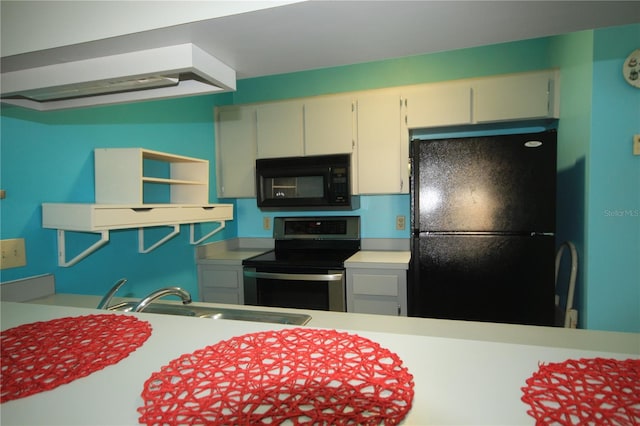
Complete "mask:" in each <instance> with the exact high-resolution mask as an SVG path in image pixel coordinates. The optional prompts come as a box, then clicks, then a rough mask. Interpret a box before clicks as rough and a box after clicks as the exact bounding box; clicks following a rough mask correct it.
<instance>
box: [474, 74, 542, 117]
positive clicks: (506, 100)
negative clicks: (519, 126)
mask: <svg viewBox="0 0 640 426" xmlns="http://www.w3.org/2000/svg"><path fill="white" fill-rule="evenodd" d="M553 75H554V74H553V73H552V72H550V71H542V72H534V73H524V74H515V75H508V76H500V77H490V78H485V79H479V80H477V81H476V82H475V83H474V87H473V93H474V95H473V96H474V109H473V115H474V119H475V121H476V122H478V123H483V122H491V121H507V120H523V119H532V118H547V117H552V116H554V114H555V108H554V107H553V105H552V101H553V98H552V96H551V94H552V91H553V90H552V89H553Z"/></svg>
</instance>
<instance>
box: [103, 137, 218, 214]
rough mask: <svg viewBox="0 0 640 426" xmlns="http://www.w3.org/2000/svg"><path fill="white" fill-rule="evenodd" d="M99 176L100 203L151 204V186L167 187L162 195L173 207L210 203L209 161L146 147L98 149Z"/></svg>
mask: <svg viewBox="0 0 640 426" xmlns="http://www.w3.org/2000/svg"><path fill="white" fill-rule="evenodd" d="M154 166H155V167H154ZM95 177H96V203H98V204H143V203H148V201H147V197H148V196H149V194H147V192H148V191H146V187H147V185H148V184H153V185H159V186H162V187H165V188H164V189H167V191H161V192H166V193H167V194H168V195H169V196H168V197H167V198H168V199H167V200H166V202H169V203H171V204H206V203H208V202H209V201H208V199H209V162H208V161H207V160H202V159H199V158H190V157H183V156H180V155H173V154H166V153H163V152H157V151H151V150H148V149H142V148H115V149H96V150H95ZM145 184H147V185H145Z"/></svg>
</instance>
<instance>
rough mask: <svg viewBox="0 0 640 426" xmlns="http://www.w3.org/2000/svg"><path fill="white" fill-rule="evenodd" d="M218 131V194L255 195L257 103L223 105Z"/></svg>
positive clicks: (218, 112)
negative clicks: (254, 104)
mask: <svg viewBox="0 0 640 426" xmlns="http://www.w3.org/2000/svg"><path fill="white" fill-rule="evenodd" d="M216 135H217V137H216V151H217V155H216V165H217V166H216V171H217V176H218V196H219V197H221V198H229V197H233V198H250V197H255V196H256V195H255V194H256V185H255V172H254V170H255V161H256V111H255V107H254V106H250V105H249V106H235V107H224V108H220V109H219V110H218V111H217V114H216Z"/></svg>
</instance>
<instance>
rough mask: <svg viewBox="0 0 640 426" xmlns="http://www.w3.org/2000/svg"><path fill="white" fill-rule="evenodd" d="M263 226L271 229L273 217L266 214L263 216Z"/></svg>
mask: <svg viewBox="0 0 640 426" xmlns="http://www.w3.org/2000/svg"><path fill="white" fill-rule="evenodd" d="M262 228H263V229H266V230H269V229H271V218H270V217H268V216H265V217H263V218H262Z"/></svg>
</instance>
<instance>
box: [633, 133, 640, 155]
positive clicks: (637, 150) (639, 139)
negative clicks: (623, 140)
mask: <svg viewBox="0 0 640 426" xmlns="http://www.w3.org/2000/svg"><path fill="white" fill-rule="evenodd" d="M633 155H640V134H638V135H633Z"/></svg>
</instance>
